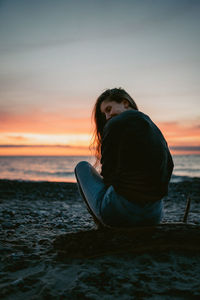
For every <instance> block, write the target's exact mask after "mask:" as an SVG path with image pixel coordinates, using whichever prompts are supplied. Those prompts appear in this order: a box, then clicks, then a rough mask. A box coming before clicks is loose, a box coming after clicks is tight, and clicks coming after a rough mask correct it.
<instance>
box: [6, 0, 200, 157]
mask: <svg viewBox="0 0 200 300" xmlns="http://www.w3.org/2000/svg"><path fill="white" fill-rule="evenodd" d="M199 53H200V1H199V0H123V1H122V0H120V1H119V0H107V1H104V0H98V1H97V0H71V1H68V0H57V1H55V0H34V1H33V0H0V155H81V154H82V155H85V154H90V152H89V150H88V146H89V143H90V139H91V132H92V124H91V112H92V108H93V105H94V102H95V100H96V98H97V97H98V96H99V95H100V94H101V93H102V92H103V91H104V90H105V89H107V88H113V87H123V88H124V89H126V90H127V92H128V93H129V94H130V95H131V96H132V97H133V98H134V99H135V101H136V103H137V104H138V107H139V110H141V111H142V112H144V113H146V114H148V115H149V116H150V117H151V119H152V120H153V121H154V122H155V123H156V124H157V125H158V126H159V128H160V129H161V130H162V132H163V134H164V136H165V137H166V139H167V142H168V144H169V146H170V148H171V150H172V153H173V154H176V153H177V154H180V153H183V154H185V153H200V99H199V95H200V74H199V70H200V55H199Z"/></svg>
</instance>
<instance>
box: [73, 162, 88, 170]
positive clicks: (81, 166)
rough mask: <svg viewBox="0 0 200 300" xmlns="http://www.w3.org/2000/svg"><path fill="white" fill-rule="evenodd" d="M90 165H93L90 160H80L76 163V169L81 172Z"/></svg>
mask: <svg viewBox="0 0 200 300" xmlns="http://www.w3.org/2000/svg"><path fill="white" fill-rule="evenodd" d="M89 166H91V165H90V163H89V162H87V161H80V162H79V163H78V164H77V165H76V167H75V171H76V172H79V170H83V169H85V168H88V167H89Z"/></svg>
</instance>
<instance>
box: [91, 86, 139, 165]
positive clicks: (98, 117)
mask: <svg viewBox="0 0 200 300" xmlns="http://www.w3.org/2000/svg"><path fill="white" fill-rule="evenodd" d="M104 100H109V101H115V102H118V103H121V102H122V101H123V100H127V101H128V102H129V105H130V107H132V108H133V109H135V110H138V107H137V105H136V103H135V101H134V100H133V98H131V96H130V95H129V94H128V93H127V92H126V91H125V90H124V89H122V88H114V89H108V90H106V91H105V92H103V93H102V94H101V95H100V96H99V97H98V98H97V100H96V103H95V105H94V108H93V111H92V119H93V121H94V124H95V128H94V132H93V140H92V143H91V145H90V149H93V151H94V154H95V157H96V163H95V166H97V165H98V163H99V161H100V158H101V142H102V135H103V129H104V126H105V124H106V118H105V115H104V114H102V112H101V110H100V107H101V103H102V102H103V101H104Z"/></svg>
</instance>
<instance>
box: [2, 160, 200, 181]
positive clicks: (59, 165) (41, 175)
mask: <svg viewBox="0 0 200 300" xmlns="http://www.w3.org/2000/svg"><path fill="white" fill-rule="evenodd" d="M82 160H85V161H88V162H90V163H91V164H94V162H95V159H94V157H92V156H0V179H9V180H20V181H21V180H25V181H57V182H75V181H76V179H75V175H74V168H75V166H76V164H77V163H78V162H80V161H82ZM173 161H174V171H173V174H172V178H171V181H172V182H180V181H183V180H185V179H187V178H192V177H200V155H174V156H173Z"/></svg>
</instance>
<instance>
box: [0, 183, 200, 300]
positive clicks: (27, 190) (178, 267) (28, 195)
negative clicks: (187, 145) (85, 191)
mask: <svg viewBox="0 0 200 300" xmlns="http://www.w3.org/2000/svg"><path fill="white" fill-rule="evenodd" d="M188 196H190V197H191V199H192V201H191V208H190V212H189V216H188V222H189V223H191V224H194V225H196V226H199V225H200V214H199V212H200V179H199V178H192V179H186V180H185V181H183V182H179V183H171V184H170V188H169V194H168V196H167V197H165V198H164V206H165V217H164V220H163V222H180V221H182V219H183V215H184V210H185V206H186V201H187V197H188ZM94 229H96V227H95V225H94V223H93V220H92V218H91V217H90V215H89V214H88V212H87V209H86V207H85V205H84V203H83V202H82V200H81V198H80V196H79V194H78V191H77V187H76V184H74V183H53V182H51V183H50V182H23V181H20V182H19V181H8V180H0V253H1V263H0V298H1V299H106V300H107V299H160V298H161V299H200V276H199V274H200V255H199V254H198V253H196V252H191V251H185V252H184V251H181V252H179V251H176V250H166V251H163V252H162V251H158V252H156V251H154V252H149V251H146V252H144V253H139V254H136V253H131V251H127V253H126V252H125V251H123V252H121V253H114V252H113V253H104V254H103V255H99V256H96V257H95V255H94V257H87V256H85V257H84V255H83V256H82V257H81V258H74V257H73V255H71V253H68V255H67V253H66V255H65V256H62V257H60V256H59V255H58V252H59V249H58V248H57V247H56V243H55V241H56V240H58V239H59V238H60V237H62V236H63V235H66V234H70V233H72V232H73V233H77V232H80V231H91V230H94ZM61 241H62V240H61ZM92 242H93V243H94V241H92ZM92 242H91V244H92ZM63 243H64V240H63ZM88 243H89V241H88ZM116 247H117V246H116ZM70 249H71V252H72V253H76V252H77V251H78V249H77V243H75V244H74V248H73V245H72V247H71V248H70Z"/></svg>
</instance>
